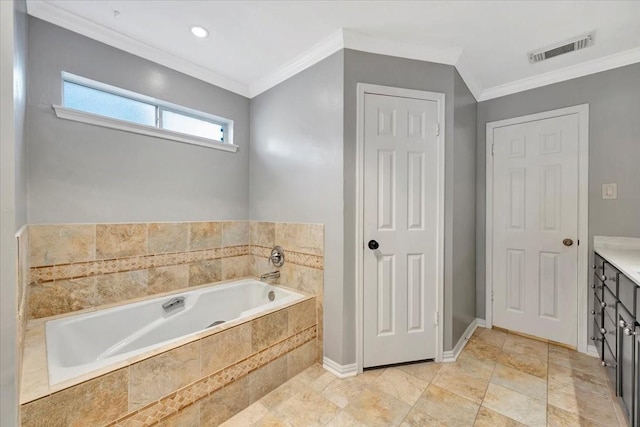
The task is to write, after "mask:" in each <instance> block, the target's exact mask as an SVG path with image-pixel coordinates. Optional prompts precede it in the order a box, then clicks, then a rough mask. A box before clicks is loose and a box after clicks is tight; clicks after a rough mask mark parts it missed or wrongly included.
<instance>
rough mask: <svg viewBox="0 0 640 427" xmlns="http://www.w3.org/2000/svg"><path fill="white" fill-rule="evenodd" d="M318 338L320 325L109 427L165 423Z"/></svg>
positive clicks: (134, 426)
mask: <svg viewBox="0 0 640 427" xmlns="http://www.w3.org/2000/svg"><path fill="white" fill-rule="evenodd" d="M316 335H317V328H316V325H313V326H312V327H310V328H307V329H305V330H304V331H302V332H300V333H298V334H296V335H293V336H290V337H288V338H285V339H284V340H282V341H280V342H278V343H276V344H274V345H272V346H271V347H269V348H266V349H264V350H262V351H260V352H257V353H254V354H252V355H251V356H249V357H247V358H246V359H244V360H242V361H240V362H238V363H236V364H234V365H231V366H229V367H227V368H225V369H222V370H220V371H217V372H215V373H213V374H211V375H209V376H207V377H204V378H201V379H199V380H198V381H196V382H194V383H192V384H189V385H188V386H185V387H183V388H181V389H180V390H178V391H176V392H175V393H172V394H170V395H168V396H166V397H163V398H162V399H160V400H159V401H157V402H153V403H150V404H148V405H147V406H145V407H143V408H141V409H139V410H137V411H136V412H132V413H130V414H128V415H126V416H124V417H122V418H120V419H118V420H116V421H115V422H113V423H111V424H109V427H143V426H150V425H153V424H156V423H158V422H160V421H161V420H162V419H164V418H166V417H168V416H170V415H173V414H175V413H177V412H178V411H180V410H182V409H184V408H186V407H187V406H189V405H191V404H193V403H195V402H197V401H198V400H200V399H202V398H204V397H206V396H208V395H210V394H211V393H213V392H215V391H217V390H220V389H221V388H223V387H224V386H226V385H228V384H231V383H232V382H234V381H236V380H238V379H240V378H242V377H244V376H245V375H248V374H249V373H251V372H253V371H255V370H256V369H258V368H260V367H262V366H265V365H267V364H268V363H270V362H272V361H274V360H275V359H277V358H279V357H281V356H283V355H285V354H287V353H289V352H290V351H292V350H294V349H296V348H298V347H300V346H301V345H303V344H305V343H307V342H309V341H311V340H313V339H314V338H316Z"/></svg>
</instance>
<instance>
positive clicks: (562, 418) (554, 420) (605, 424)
mask: <svg viewBox="0 0 640 427" xmlns="http://www.w3.org/2000/svg"><path fill="white" fill-rule="evenodd" d="M547 425H548V426H549V427H574V426H580V427H613V426H614V425H617V422H616V423H615V424H614V423H612V420H604V419H603V420H602V423H596V422H594V421H591V420H589V419H586V418H583V417H580V416H579V415H576V414H574V413H571V412H568V411H565V410H564V409H560V408H558V407H556V406H554V405H547Z"/></svg>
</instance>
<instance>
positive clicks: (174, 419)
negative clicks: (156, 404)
mask: <svg viewBox="0 0 640 427" xmlns="http://www.w3.org/2000/svg"><path fill="white" fill-rule="evenodd" d="M199 426H200V402H197V403H194V404H193V405H189V406H187V407H186V408H184V409H182V410H180V411H179V412H178V413H176V414H173V415H171V416H168V417H167V418H165V419H163V420H162V421H160V423H159V424H158V427H199Z"/></svg>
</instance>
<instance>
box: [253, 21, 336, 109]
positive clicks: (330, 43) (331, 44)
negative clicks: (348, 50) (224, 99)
mask: <svg viewBox="0 0 640 427" xmlns="http://www.w3.org/2000/svg"><path fill="white" fill-rule="evenodd" d="M343 47H344V37H343V31H342V30H338V31H336V32H334V33H333V34H331V35H330V36H329V37H327V38H326V39H324V40H322V41H321V42H319V43H317V44H315V45H314V46H313V47H311V48H310V49H309V50H307V51H305V52H303V53H302V54H300V55H298V56H297V57H295V58H293V59H292V60H291V61H289V62H287V63H285V64H284V65H282V66H280V67H278V68H277V69H276V70H275V71H273V72H271V73H269V74H267V75H266V76H264V77H261V78H259V79H258V80H256V81H254V82H253V83H251V84H250V85H249V98H253V97H254V96H257V95H260V94H261V93H262V92H264V91H267V90H269V89H271V88H272V87H274V86H276V85H278V84H280V83H282V82H283V81H285V80H287V79H289V78H291V77H293V76H295V75H296V74H298V73H299V72H301V71H304V70H306V69H307V68H309V67H311V66H313V65H315V64H317V63H318V62H320V61H322V60H323V59H325V58H327V57H329V56H331V55H333V54H334V53H336V52H337V51H339V50H340V49H342V48H343Z"/></svg>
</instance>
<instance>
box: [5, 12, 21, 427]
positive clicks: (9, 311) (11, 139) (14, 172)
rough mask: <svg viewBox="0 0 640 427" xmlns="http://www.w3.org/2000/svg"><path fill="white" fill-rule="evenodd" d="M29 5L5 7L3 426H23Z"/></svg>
mask: <svg viewBox="0 0 640 427" xmlns="http://www.w3.org/2000/svg"><path fill="white" fill-rule="evenodd" d="M26 43H27V15H26V4H25V1H24V0H21V1H16V2H1V3H0V91H1V92H2V99H1V100H0V189H1V191H0V194H1V195H0V254H1V255H0V313H1V317H0V425H1V426H15V425H17V424H18V411H17V409H18V390H19V378H20V375H19V372H18V366H19V365H18V363H17V360H16V359H17V357H18V348H17V335H16V334H17V325H16V315H17V306H16V291H17V277H16V276H17V272H16V256H17V252H16V240H15V237H14V236H15V233H16V231H17V229H18V228H20V227H21V226H22V225H23V224H24V223H25V221H26V214H25V213H26V196H25V192H24V188H25V168H24V162H25V156H24V153H25V141H24V127H25V125H24V117H25V100H26V87H25V82H26V61H25V59H26V53H27V46H26Z"/></svg>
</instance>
